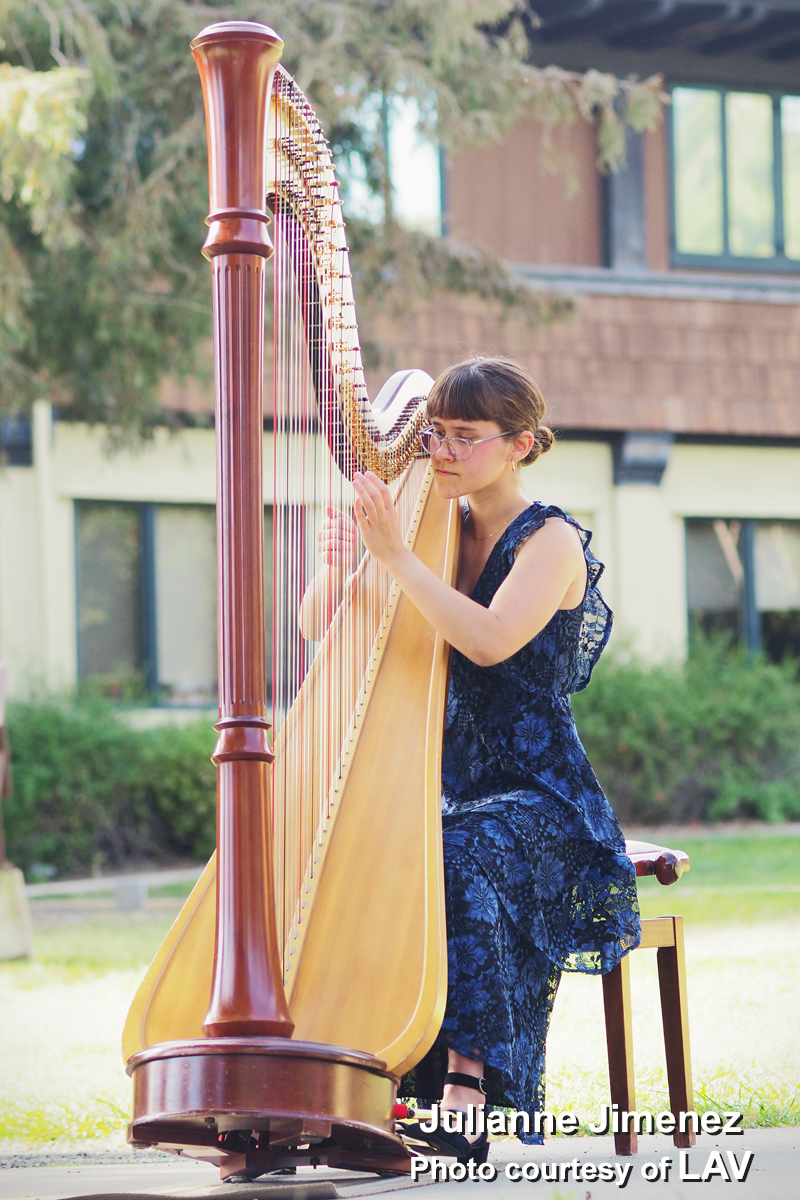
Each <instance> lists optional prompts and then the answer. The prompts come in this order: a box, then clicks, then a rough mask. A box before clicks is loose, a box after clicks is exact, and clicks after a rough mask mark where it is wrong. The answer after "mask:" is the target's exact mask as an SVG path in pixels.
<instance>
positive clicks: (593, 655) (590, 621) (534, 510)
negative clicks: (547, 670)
mask: <svg viewBox="0 0 800 1200" xmlns="http://www.w3.org/2000/svg"><path fill="white" fill-rule="evenodd" d="M548 517H560V519H561V520H562V521H566V522H567V524H568V525H572V527H573V528H574V529H577V531H578V534H579V536H580V539H581V543H582V544H583V555H584V558H585V559H586V591H585V593H584V596H583V601H582V603H581V604H580V605H578V607H577V608H573V609H569V610H562V611H561V612H559V613H557V614H556V616H557V617H558V618H559V619H560V621H561V622H562V624H564V625H566V626H567V627H568V628H569V633H570V641H572V639H573V638H574V639H575V652H574V655H573V656H572V662H571V664H570V668H569V671H568V678H567V679H565V680H563V683H564V685H565V691H567V692H581V691H583V689H584V688H585V687H586V685H587V684H588V682H589V680H590V678H591V675H592V671H593V670H594V667H595V664H596V663H597V660H598V659H599V658H600V655H601V654H602V652H603V649H604V647H605V645H606V643H607V641H608V639H609V637H610V636H611V626H612V623H613V619H614V614H613V613H612V611H611V609H610V608H609V607H608V605H607V604H606V602H605V600H604V599H603V597H602V596H601V594H600V589H599V588H598V586H597V584H598V581H599V579H600V576H601V575H602V574H603V571H604V570H605V566H604V565H603V563H601V562H598V560H597V559H596V558H595V556H594V555H593V554H592V552H591V550H590V549H589V544H590V542H591V540H592V532H591V530H590V529H584V528H583V526H582V525H579V524H578V522H577V521H576V520H575V519H574V518H573V517H571V516H569V514H568V513H565V512H564V510H563V509H562V508H559V507H558V505H556V504H540V503H538V502H536V503H534V504H532V505H531V506H530V508H526V510H525V512H523V513H520V515H519V516H518V517H517V518H516V520H514V521H512V522H511V524H510V525H509V527H508V529H507V530H506V531H505V533H504V534H503V536H502V538H501V539H500V541H499V542H498V546H502V555H503V558H504V560H505V562H504V566H505V570H506V572H507V571H510V570H511V567H512V566H513V565H514V559H515V558H516V554H517V550H518V549H519V547H520V546H521V545H522V543H523V542H524V541H525V539H526V538H528V537H530V535H531V534H532V533H535V532H536V530H537V529H541V527H542V525H544V523H545V521H546V520H547V519H548Z"/></svg>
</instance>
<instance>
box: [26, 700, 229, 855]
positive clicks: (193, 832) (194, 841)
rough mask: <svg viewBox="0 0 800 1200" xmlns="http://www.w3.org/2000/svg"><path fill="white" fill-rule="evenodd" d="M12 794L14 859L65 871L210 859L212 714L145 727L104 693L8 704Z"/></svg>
mask: <svg viewBox="0 0 800 1200" xmlns="http://www.w3.org/2000/svg"><path fill="white" fill-rule="evenodd" d="M8 729H9V739H10V742H11V748H12V771H13V780H14V794H13V796H11V797H10V798H9V799H7V800H5V801H4V802H3V817H4V824H5V831H6V839H7V843H8V854H9V857H10V858H11V860H12V861H13V862H14V863H15V864H16V865H17V866H19V867H21V868H22V869H23V870H24V871H25V873H26V875H27V876H28V877H29V878H30V877H32V870H33V868H34V864H45V865H47V866H49V867H51V868H55V871H56V874H57V876H58V877H63V876H68V875H85V874H87V873H89V872H91V871H93V870H110V869H114V868H121V867H125V866H127V865H129V864H133V863H136V862H141V861H143V860H148V861H153V860H156V861H159V860H160V861H169V860H175V859H182V858H188V859H202V858H205V857H207V856H208V855H209V854H210V853H211V851H212V850H213V848H214V845H215V811H216V808H215V805H216V801H215V777H214V769H213V767H212V765H211V763H210V761H209V756H210V754H211V752H212V750H213V746H214V731H213V729H211V727H210V726H209V725H208V724H206V723H205V722H201V721H198V722H196V723H194V724H191V725H186V726H182V727H178V726H175V725H166V726H161V727H159V728H156V729H152V730H146V731H142V732H137V731H136V730H133V729H131V728H129V727H128V726H127V725H126V724H125V723H124V721H123V720H122V719H120V717H119V716H118V715H117V714H116V713H115V712H114V710H113V709H112V708H110V707H109V706H108V705H106V704H103V703H102V702H101V701H99V700H88V701H86V700H84V701H81V702H79V703H78V702H76V703H71V702H68V701H65V700H62V699H59V698H46V699H43V700H35V701H27V702H19V701H17V702H16V703H14V704H11V705H10V706H9V710H8Z"/></svg>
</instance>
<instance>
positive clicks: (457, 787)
mask: <svg viewBox="0 0 800 1200" xmlns="http://www.w3.org/2000/svg"><path fill="white" fill-rule="evenodd" d="M427 414H428V419H429V422H430V424H429V427H428V428H427V429H426V430H425V431H424V432H423V433H422V435H421V440H422V444H423V447H424V449H425V450H426V451H427V452H428V454H429V455H430V456H431V458H432V460H433V470H434V478H435V485H434V486H435V488H436V490H437V492H439V494H440V495H442V496H444V497H446V498H448V499H456V498H458V499H460V500H462V501H463V502H464V508H463V528H462V538H461V549H460V557H459V564H458V575H457V586H456V587H455V588H451V587H449V586H448V585H447V584H446V583H445V582H444V581H443V580H442V579H440V578H438V577H437V576H435V575H434V574H433V573H432V572H431V571H429V570H428V569H427V568H426V567H425V566H424V565H423V564H421V563H420V562H419V560H418V559H417V558H415V556H414V555H413V554H412V553H411V552H410V551H409V550H408V548H407V547H406V545H405V544H404V542H403V538H402V534H401V530H400V525H399V522H398V519H397V514H396V512H395V507H394V504H393V501H392V496H391V493H390V491H389V489H388V487H387V486H386V485H385V484H384V483H382V482H381V481H380V480H379V479H378V477H377V476H376V475H374V474H371V473H366V474H358V475H356V477H355V481H354V486H355V491H356V495H357V500H356V505H355V518H356V521H357V525H358V531H359V532H360V534H361V537H362V539H363V541H364V544H365V545H366V547H367V550H368V551H369V553H370V554H371V555H372V556H373V557H374V558H375V559H377V560H378V561H379V562H380V563H382V564H383V566H384V567H385V568H386V569H387V570H388V572H389V573H390V575H391V576H392V577H393V578H394V580H395V582H396V583H397V585H398V586H399V587H400V588H401V589H402V590H403V592H404V593H405V594H406V595H407V596H408V597H409V599H410V600H411V601H412V602H413V604H414V605H416V607H417V608H418V609H419V610H420V612H421V613H422V614H423V615H424V617H425V618H426V619H427V620H428V621H429V622H430V624H431V625H433V627H434V628H435V629H436V630H437V632H438V633H440V634H441V635H442V636H443V637H444V638H445V639H446V640H447V642H449V643H450V645H451V646H452V648H453V657H452V675H451V681H450V689H449V696H448V705H447V719H446V725H445V734H444V751H443V760H442V814H443V843H444V866H445V898H446V912H447V939H448V970H449V981H448V995H447V1008H446V1011H445V1016H444V1021H443V1023H442V1028H441V1033H440V1035H439V1038H438V1041H437V1043H436V1045H435V1046H434V1047H433V1050H432V1051H431V1052H430V1053H429V1054H428V1056H427V1057H426V1059H425V1060H423V1062H422V1063H420V1064H419V1066H418V1067H417V1068H416V1069H415V1071H414V1072H412V1073H411V1074H410V1075H409V1076H407V1077H406V1081H405V1086H401V1092H406V1093H410V1094H415V1095H417V1096H425V1097H428V1098H431V1097H433V1096H438V1095H442V1091H441V1088H442V1084H443V1098H442V1107H443V1108H444V1109H455V1110H464V1109H465V1108H466V1106H467V1105H468V1104H476V1103H482V1102H483V1100H484V1095H488V1098H489V1099H490V1100H491V1101H494V1102H495V1103H499V1104H505V1105H510V1106H511V1107H513V1108H514V1109H516V1110H518V1111H522V1112H528V1113H533V1112H535V1111H541V1110H542V1109H543V1108H544V1051H545V1038H546V1034H547V1028H548V1024H549V1019H550V1014H551V1011H552V1006H553V1001H554V999H555V994H556V989H557V987H558V982H559V978H560V975H561V972H562V970H565V969H566V970H573V971H584V972H588V973H603V972H606V971H609V970H611V969H612V968H613V967H614V966H616V964H617V963H618V962H619V960H620V958H621V957H622V956H623V955H624V954H626V953H627V952H628V951H629V950H631V949H633V948H634V947H635V946H636V945H637V944H638V941H639V917H638V909H637V902H636V888H635V875H634V869H633V867H632V865H631V863H630V861H629V859H628V858H627V856H626V854H625V846H624V841H623V838H622V834H621V832H620V829H619V825H618V824H617V821H616V818H615V817H614V814H613V812H612V810H611V807H610V805H609V803H608V801H607V799H606V797H605V796H604V794H603V792H602V790H601V788H600V785H599V783H598V781H597V779H596V777H595V775H594V772H593V771H592V768H591V766H590V764H589V762H588V759H587V757H586V753H585V751H584V749H583V746H582V745H581V742H580V739H579V737H578V733H577V730H576V728H575V723H574V721H573V717H572V712H571V709H570V703H569V694H570V693H571V692H575V691H579V690H581V689H582V688H584V687H586V685H587V683H588V682H589V677H590V675H591V672H592V668H593V666H594V664H595V662H596V661H597V659H598V658H599V656H600V653H601V652H602V650H603V647H604V646H605V644H606V642H607V640H608V636H609V633H610V630H611V612H610V611H609V609H608V607H607V606H606V604H605V602H604V601H603V599H602V596H601V595H600V592H599V591H598V588H597V581H598V579H599V577H600V574H601V572H602V569H603V568H602V565H601V564H600V563H598V562H597V560H596V559H595V558H594V556H593V555H592V553H591V551H590V549H589V542H590V538H591V534H590V533H588V532H587V531H586V530H584V529H582V528H581V527H580V526H579V525H578V524H577V522H576V521H574V520H573V519H572V518H571V517H568V516H567V515H566V514H565V513H564V512H562V511H561V509H559V508H556V507H555V506H553V505H546V504H542V503H539V502H536V503H533V504H530V503H529V502H528V501H527V500H526V499H525V497H524V496H523V495H522V494H521V492H520V490H519V488H518V486H517V480H518V475H517V468H518V467H519V466H521V465H527V464H529V463H532V462H534V461H535V459H536V458H537V457H538V456H539V454H541V453H543V452H544V451H546V450H548V449H549V448H550V445H551V444H552V440H553V439H552V434H551V433H550V431H549V429H547V427H546V426H545V425H543V424H542V419H543V416H544V401H543V399H542V396H541V393H540V391H539V389H538V388H537V386H536V384H535V383H534V382H533V380H532V379H531V378H530V376H529V375H528V373H527V372H526V371H525V370H523V369H522V368H521V367H519V366H517V365H516V364H514V363H513V362H510V361H508V360H505V359H497V358H476V359H472V360H469V361H467V362H464V363H461V364H459V365H458V366H455V367H452V368H450V369H449V370H447V371H445V372H444V373H443V374H442V375H441V376H440V377H439V379H438V380H437V381H436V383H435V385H434V387H433V389H432V391H431V393H430V395H429V397H428V405H427ZM355 532H356V530H355V526H354V524H353V522H352V520H351V519H350V518H349V517H347V516H345V515H344V514H343V513H341V512H335V511H332V510H330V511H329V512H328V517H327V521H326V524H325V528H324V530H323V533H322V536H321V549H322V554H323V561H324V564H325V569H324V573H323V576H324V578H325V579H326V584H325V586H324V587H323V586H321V585H320V583H319V582H318V583H317V586H316V587H315V588H313V589H310V590H309V594H307V597H306V604H305V606H304V620H305V622H306V623H307V625H308V632H309V633H312V634H313V633H314V632H316V630H314V629H313V628H312V627H313V626H315V625H319V624H320V622H322V623H324V620H325V619H326V614H325V613H324V605H322V604H321V600H322V597H323V596H324V595H326V594H327V595H330V594H331V593H332V592H335V590H336V586H337V582H336V581H337V580H339V579H341V578H342V575H343V573H344V572H346V570H347V567H348V565H349V559H350V557H351V555H352V554H353V553H354V547H355ZM315 601H316V602H315ZM315 608H316V612H315V611H314V610H315ZM317 636H319V634H318V632H317ZM445 1051H446V1058H447V1074H444V1072H443V1070H442V1063H443V1060H444V1057H445ZM531 1129H533V1125H531ZM412 1132H413V1133H414V1135H415V1136H416V1137H421V1138H423V1139H427V1140H428V1141H429V1142H430V1143H431V1145H432V1147H433V1148H434V1150H438V1151H439V1152H443V1153H449V1154H454V1153H455V1154H456V1155H457V1156H458V1157H460V1158H462V1159H464V1160H466V1159H469V1158H472V1159H474V1160H476V1161H483V1160H484V1159H485V1156H486V1153H487V1151H488V1145H487V1142H486V1135H485V1134H483V1135H482V1136H481V1137H480V1138H477V1139H472V1140H470V1139H469V1138H468V1137H467V1136H466V1135H462V1134H458V1133H450V1134H448V1133H444V1132H442V1131H439V1132H437V1133H434V1134H426V1133H424V1132H423V1131H422V1130H421V1129H420V1127H419V1126H416V1127H414V1129H413V1131H412ZM522 1136H523V1140H525V1141H529V1142H540V1141H541V1136H540V1135H537V1134H536V1133H535V1132H531V1133H529V1134H522Z"/></svg>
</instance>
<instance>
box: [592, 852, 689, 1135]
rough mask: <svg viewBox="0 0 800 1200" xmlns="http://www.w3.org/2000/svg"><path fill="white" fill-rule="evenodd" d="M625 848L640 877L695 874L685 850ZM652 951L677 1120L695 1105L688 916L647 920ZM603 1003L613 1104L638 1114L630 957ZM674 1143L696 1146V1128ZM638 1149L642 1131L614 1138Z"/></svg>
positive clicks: (606, 980)
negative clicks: (685, 938)
mask: <svg viewBox="0 0 800 1200" xmlns="http://www.w3.org/2000/svg"><path fill="white" fill-rule="evenodd" d="M625 849H626V851H627V854H628V857H629V858H630V859H631V861H632V862H633V864H634V866H635V867H636V875H637V878H638V877H639V876H640V875H655V877H656V879H657V880H658V882H659V883H662V884H664V885H669V884H671V883H677V881H678V880H679V879H680V877H681V875H682V874H683V872H684V871H688V870H689V856H688V855H687V854H685V853H684V852H683V851H682V850H669V849H667V847H666V846H654V845H651V844H650V843H649V842H626V843H625ZM650 948H653V949H655V950H656V958H657V962H658V985H659V991H660V993H661V1019H662V1022H663V1025H664V1047H665V1049H666V1055H667V1084H668V1086H669V1107H670V1111H671V1112H672V1114H673V1115H674V1117H675V1118H676V1120H677V1119H678V1117H679V1115H680V1114H681V1113H686V1112H691V1111H692V1107H693V1103H694V1101H693V1095H692V1062H691V1057H690V1054H689V1014H688V1010H687V1006H686V961H685V957H684V950H683V917H654V918H652V919H650V920H645V921H642V940H641V942H640V944H639V947H638V949H640V950H644V949H650ZM603 1005H604V1008H605V1017H606V1042H607V1045H608V1075H609V1082H610V1084H611V1103H612V1105H613V1104H617V1105H619V1111H620V1112H633V1111H634V1110H635V1109H636V1093H635V1088H634V1079H633V1035H632V1025H631V966H630V955H626V956H625V957H624V958H623V959H622V960H621V961H620V962H619V964H618V965H617V966H616V967H614V969H613V971H609V972H608V974H607V975H604V976H603ZM673 1141H674V1143H675V1145H676V1146H679V1147H688V1146H693V1145H694V1143H695V1134H694V1130H693V1129H692V1130H691V1131H688V1130H687V1132H685V1133H681V1132H680V1131H679V1130H678V1129H677V1128H676V1129H675V1132H674V1133H673ZM638 1148H639V1146H638V1135H637V1133H636V1132H633V1131H626V1132H623V1133H617V1134H615V1135H614V1150H615V1152H616V1153H617V1154H636V1152H637V1150H638Z"/></svg>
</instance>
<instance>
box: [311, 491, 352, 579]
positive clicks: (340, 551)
mask: <svg viewBox="0 0 800 1200" xmlns="http://www.w3.org/2000/svg"><path fill="white" fill-rule="evenodd" d="M357 538H358V528H357V526H356V523H355V521H354V520H353V518H352V517H348V516H347V514H346V513H343V512H340V511H339V509H338V508H332V507H331V506H330V504H328V505H326V507H325V516H324V518H323V521H322V528H321V529H320V531H319V533H318V534H317V546H318V548H319V553H320V558H321V559H322V561H323V563H324V564H325V566H326V567H332V568H334V569H338V570H340V571H347V572H350V571H352V569H353V567H354V565H355V561H356V540H357Z"/></svg>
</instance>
